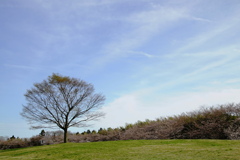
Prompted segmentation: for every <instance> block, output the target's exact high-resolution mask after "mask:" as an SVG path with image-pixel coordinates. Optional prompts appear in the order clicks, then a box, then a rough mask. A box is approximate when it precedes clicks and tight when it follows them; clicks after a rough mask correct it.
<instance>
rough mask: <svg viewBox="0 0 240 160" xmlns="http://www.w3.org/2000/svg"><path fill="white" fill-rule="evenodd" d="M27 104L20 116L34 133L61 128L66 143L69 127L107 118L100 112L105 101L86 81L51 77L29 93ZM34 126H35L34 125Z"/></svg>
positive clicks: (26, 95) (56, 76)
mask: <svg viewBox="0 0 240 160" xmlns="http://www.w3.org/2000/svg"><path fill="white" fill-rule="evenodd" d="M24 96H25V97H26V101H27V104H26V105H23V110H22V113H21V115H22V116H23V117H24V118H25V119H27V120H28V121H29V123H30V124H32V126H31V127H32V128H33V129H38V128H53V127H58V128H61V129H62V130H63V131H64V143H66V142H67V132H68V128H69V127H80V126H85V125H86V122H88V121H91V120H97V119H98V118H100V117H102V116H104V113H102V112H99V111H98V109H99V108H100V107H101V106H102V105H103V103H104V101H105V97H104V96H103V95H102V94H97V93H94V87H93V85H92V84H89V83H87V82H85V81H83V80H80V79H76V78H71V77H67V76H61V75H59V74H52V75H51V76H49V77H48V79H47V80H44V81H43V82H41V83H35V84H34V87H33V88H31V89H29V90H27V92H26V94H25V95H24ZM33 124H35V125H33Z"/></svg>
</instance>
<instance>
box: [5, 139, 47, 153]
mask: <svg viewBox="0 0 240 160" xmlns="http://www.w3.org/2000/svg"><path fill="white" fill-rule="evenodd" d="M41 138H42V137H40V136H34V137H31V138H29V139H27V138H24V139H21V138H9V139H7V140H1V141H0V149H1V150H4V149H14V148H24V147H30V146H39V145H41Z"/></svg>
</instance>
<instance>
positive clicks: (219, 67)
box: [0, 0, 240, 137]
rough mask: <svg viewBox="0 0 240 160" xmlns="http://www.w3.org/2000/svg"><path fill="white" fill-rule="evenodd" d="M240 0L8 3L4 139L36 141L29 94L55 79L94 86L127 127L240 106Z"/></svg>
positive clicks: (1, 5)
mask: <svg viewBox="0 0 240 160" xmlns="http://www.w3.org/2000/svg"><path fill="white" fill-rule="evenodd" d="M239 8H240V1H239V0H231V1H226V0H210V1H205V0H195V1H191V0H169V1H163V0H71V1H62V0H49V1H44V0H21V1H20V0H5V1H4V0H2V1H0V22H1V23H0V75H1V81H0V97H1V105H0V107H1V115H0V136H12V135H15V136H19V137H30V136H32V135H35V134H38V133H40V130H29V127H30V126H29V125H28V124H27V123H26V121H25V120H24V119H23V118H22V117H21V116H20V115H19V113H20V112H21V110H22V105H23V104H25V103H26V101H25V98H24V93H25V92H26V90H27V89H30V88H31V87H32V85H33V83H35V82H41V81H42V80H44V79H46V78H47V77H48V76H49V75H51V74H52V73H60V74H62V75H66V76H71V77H76V78H81V79H83V80H85V81H87V82H90V83H92V84H93V85H94V86H95V88H96V92H101V93H103V94H104V95H105V96H106V98H107V100H106V103H105V105H104V106H103V108H102V110H103V111H104V112H105V113H106V116H105V118H104V119H102V120H101V121H98V122H94V124H95V125H94V126H92V127H89V128H83V129H79V128H72V129H70V130H71V131H73V132H76V131H80V132H81V131H83V130H87V129H96V130H97V129H99V128H100V127H103V128H107V127H119V126H124V125H125V123H134V122H136V121H137V120H145V119H156V118H159V117H162V116H171V115H175V114H180V113H183V112H188V111H192V110H195V109H198V108H199V107H200V106H203V105H207V106H209V105H216V104H225V103H230V102H235V103H238V102H240V100H239V97H240V74H239V71H240V65H239V62H240V38H239V37H240V29H239V27H240V10H239Z"/></svg>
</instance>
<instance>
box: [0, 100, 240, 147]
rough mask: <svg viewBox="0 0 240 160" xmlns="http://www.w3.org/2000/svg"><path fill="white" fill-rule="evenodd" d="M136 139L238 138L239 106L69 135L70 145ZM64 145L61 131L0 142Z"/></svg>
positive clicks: (223, 106)
mask: <svg viewBox="0 0 240 160" xmlns="http://www.w3.org/2000/svg"><path fill="white" fill-rule="evenodd" d="M137 139H235V140H236V139H240V103H239V104H226V105H219V106H216V107H214V106H212V107H202V108H201V109H199V110H196V111H193V112H188V113H183V114H181V115H176V116H172V117H162V118H158V119H156V120H145V121H138V122H136V123H134V124H126V125H125V126H124V127H118V128H107V129H102V128H101V129H99V130H98V131H90V130H88V131H87V132H83V133H81V134H80V133H77V134H73V133H69V134H68V141H69V142H76V143H78V142H96V141H115V140H137ZM62 142H63V132H62V131H55V132H46V133H45V131H43V130H42V132H41V133H40V135H39V136H35V137H32V138H30V139H24V140H23V139H9V140H7V141H0V149H10V148H20V147H27V146H35V145H41V144H55V143H62Z"/></svg>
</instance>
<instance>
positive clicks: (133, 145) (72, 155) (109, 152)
mask: <svg viewBox="0 0 240 160" xmlns="http://www.w3.org/2000/svg"><path fill="white" fill-rule="evenodd" d="M0 159H5V160H8V159H9V160H10V159H49V160H50V159H51V160H53V159H84V160H110V159H111V160H115V159H116V160H120V159H121V160H122V159H124V160H135V159H136V160H144V159H146V160H154V159H158V160H159V159H178V160H181V159H182V160H188V159H194V160H198V159H201V160H202V159H204V160H210V159H211V160H216V159H218V160H222V159H232V160H237V159H240V141H237V140H236V141H235V140H128V141H106V142H91V143H67V144H56V145H48V146H39V147H30V148H21V149H12V150H1V151H0Z"/></svg>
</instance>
